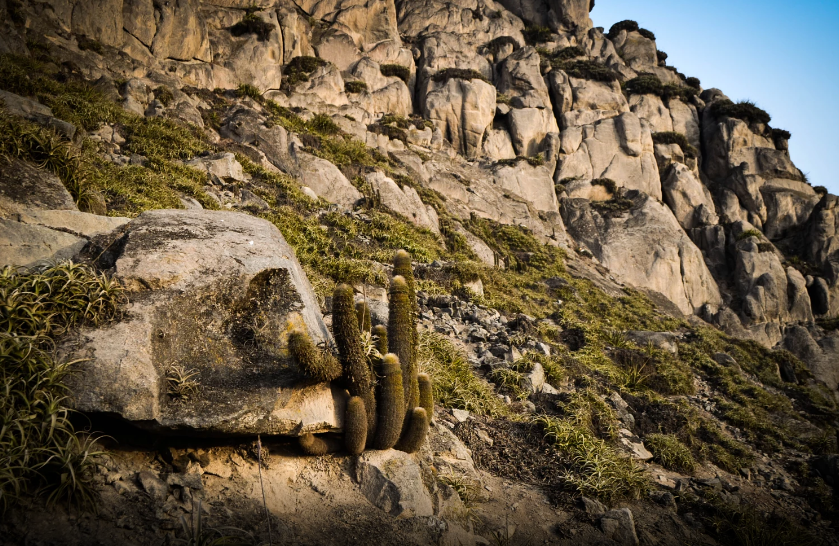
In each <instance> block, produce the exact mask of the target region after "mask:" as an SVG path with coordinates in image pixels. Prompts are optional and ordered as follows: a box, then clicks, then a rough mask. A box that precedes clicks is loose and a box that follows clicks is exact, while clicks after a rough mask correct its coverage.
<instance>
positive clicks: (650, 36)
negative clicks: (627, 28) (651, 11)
mask: <svg viewBox="0 0 839 546" xmlns="http://www.w3.org/2000/svg"><path fill="white" fill-rule="evenodd" d="M638 34H640V35H641V36H643V37H644V38H647V39H648V40H652V41H655V34H653V32H652V31H651V30H647V29H645V28H639V29H638Z"/></svg>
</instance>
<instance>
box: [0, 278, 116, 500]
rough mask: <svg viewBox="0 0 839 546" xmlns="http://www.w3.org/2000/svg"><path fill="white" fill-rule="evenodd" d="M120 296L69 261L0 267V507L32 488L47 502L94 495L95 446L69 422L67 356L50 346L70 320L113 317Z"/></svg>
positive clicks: (75, 322) (93, 321) (96, 320)
mask: <svg viewBox="0 0 839 546" xmlns="http://www.w3.org/2000/svg"><path fill="white" fill-rule="evenodd" d="M122 300H123V293H122V288H121V287H120V286H119V284H118V283H116V282H115V281H112V280H111V279H108V278H107V277H105V276H104V275H100V274H98V273H96V272H95V271H93V270H92V269H90V268H89V267H86V266H82V265H78V264H73V263H70V262H68V263H63V264H59V265H55V266H52V267H48V268H45V269H41V270H32V271H19V270H15V269H13V268H10V267H6V268H4V269H2V270H0V512H2V511H3V510H4V509H6V508H8V507H9V506H10V505H11V504H12V503H14V502H15V501H16V500H17V499H18V498H19V497H21V496H23V495H25V494H28V493H31V492H33V491H34V492H35V493H36V494H39V495H43V496H44V497H46V499H47V501H48V502H50V503H52V502H56V501H59V500H64V499H67V500H71V501H76V502H77V503H80V504H88V503H91V502H92V501H93V500H94V493H93V490H92V489H91V487H90V481H91V479H92V477H93V472H94V470H95V468H96V465H97V460H98V457H99V455H101V454H102V453H101V452H100V451H98V448H97V447H96V443H95V439H94V438H93V437H92V436H90V435H89V434H85V433H82V432H80V431H77V430H76V428H75V427H74V426H73V424H72V423H71V421H70V414H71V411H72V410H70V409H69V407H68V406H69V404H68V391H67V387H66V385H65V384H64V378H65V377H66V375H67V374H68V373H69V372H70V370H71V367H72V366H73V364H74V363H75V362H58V361H56V360H55V359H54V358H53V354H52V349H53V346H54V340H55V339H56V338H57V337H58V336H59V335H61V334H63V333H64V332H66V331H67V330H68V329H70V328H72V327H73V326H76V325H79V324H82V323H88V324H99V323H102V322H105V321H107V320H111V319H113V318H114V317H115V316H116V314H117V312H118V307H119V304H120V303H121V302H122Z"/></svg>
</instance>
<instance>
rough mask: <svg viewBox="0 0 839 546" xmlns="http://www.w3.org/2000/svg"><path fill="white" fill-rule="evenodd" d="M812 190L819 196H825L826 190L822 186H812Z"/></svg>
mask: <svg viewBox="0 0 839 546" xmlns="http://www.w3.org/2000/svg"><path fill="white" fill-rule="evenodd" d="M813 190H814V191H815V192H816V193H817V194H819V195H827V188H825V187H824V186H813Z"/></svg>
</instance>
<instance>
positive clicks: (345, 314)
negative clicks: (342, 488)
mask: <svg viewBox="0 0 839 546" xmlns="http://www.w3.org/2000/svg"><path fill="white" fill-rule="evenodd" d="M332 335H333V336H334V337H335V344H336V345H337V346H338V355H339V356H340V358H341V365H342V366H343V368H344V379H345V380H346V382H347V390H349V391H350V395H351V396H358V397H360V398H361V399H362V400H364V407H365V409H366V410H367V434H369V435H373V434H374V433H375V430H376V397H375V392H374V390H373V380H372V377H371V374H370V368H369V365H368V363H367V356H366V355H365V354H364V348H363V347H362V344H361V334H360V329H359V327H358V316H357V315H356V312H355V304H354V303H353V289H352V287H351V286H350V285H348V284H339V285H338V286H337V288H335V292H334V294H333V297H332Z"/></svg>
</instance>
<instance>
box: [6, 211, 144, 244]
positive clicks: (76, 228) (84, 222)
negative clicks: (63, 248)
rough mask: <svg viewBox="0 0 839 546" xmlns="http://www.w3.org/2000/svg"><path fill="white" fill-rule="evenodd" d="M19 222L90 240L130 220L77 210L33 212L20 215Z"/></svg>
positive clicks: (18, 216)
mask: <svg viewBox="0 0 839 546" xmlns="http://www.w3.org/2000/svg"><path fill="white" fill-rule="evenodd" d="M17 220H18V221H19V222H23V223H25V224H33V225H38V226H43V227H47V228H50V229H55V230H58V231H64V232H66V233H72V234H73V235H78V236H80V237H87V238H89V237H93V236H94V235H100V234H102V233H108V232H109V231H113V230H115V229H117V228H118V227H121V226H124V225H125V224H127V223H128V222H129V220H130V218H124V217H121V216H99V215H98V214H90V213H87V212H79V211H77V210H32V211H28V212H23V213H21V214H18V215H17Z"/></svg>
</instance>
